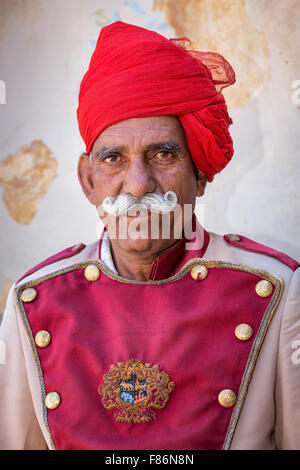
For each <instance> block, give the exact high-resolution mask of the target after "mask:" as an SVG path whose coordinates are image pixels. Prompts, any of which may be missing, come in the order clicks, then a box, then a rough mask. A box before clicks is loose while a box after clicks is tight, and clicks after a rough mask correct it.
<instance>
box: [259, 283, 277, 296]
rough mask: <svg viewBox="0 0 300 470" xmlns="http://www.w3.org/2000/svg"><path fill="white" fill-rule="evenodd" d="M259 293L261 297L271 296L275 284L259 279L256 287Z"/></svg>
mask: <svg viewBox="0 0 300 470" xmlns="http://www.w3.org/2000/svg"><path fill="white" fill-rule="evenodd" d="M255 290H256V293H257V295H259V297H270V295H271V294H272V292H273V285H272V283H271V282H270V281H265V280H262V281H259V282H258V283H257V284H256V287H255Z"/></svg>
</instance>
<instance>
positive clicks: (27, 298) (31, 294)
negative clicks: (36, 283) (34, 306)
mask: <svg viewBox="0 0 300 470" xmlns="http://www.w3.org/2000/svg"><path fill="white" fill-rule="evenodd" d="M36 296H37V291H36V290H35V289H33V288H32V287H29V288H28V289H24V290H23V292H22V294H21V299H22V300H23V302H32V301H33V300H34V299H35V298H36Z"/></svg>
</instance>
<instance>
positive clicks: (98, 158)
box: [78, 116, 205, 249]
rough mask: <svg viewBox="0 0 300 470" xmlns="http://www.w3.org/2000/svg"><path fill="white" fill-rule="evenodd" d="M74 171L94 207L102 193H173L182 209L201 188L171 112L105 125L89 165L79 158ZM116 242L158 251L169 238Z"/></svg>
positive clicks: (183, 139) (166, 244)
mask: <svg viewBox="0 0 300 470" xmlns="http://www.w3.org/2000/svg"><path fill="white" fill-rule="evenodd" d="M78 170H79V171H78V173H79V179H80V182H81V185H82V187H83V190H84V192H85V194H86V196H87V197H88V199H89V200H90V202H92V204H94V205H95V206H96V207H99V206H100V205H101V204H102V202H103V200H104V199H105V198H106V197H107V196H112V197H116V196H119V195H121V194H131V195H132V196H136V197H142V196H143V195H145V194H146V193H153V192H159V193H162V194H165V193H166V192H167V191H174V192H175V194H176V196H177V198H178V204H179V205H180V206H181V207H182V210H183V207H184V205H185V204H190V205H192V208H193V209H194V205H195V199H196V195H198V196H201V195H202V194H203V192H204V187H205V181H204V179H203V178H202V180H201V178H200V179H197V177H196V173H195V169H194V165H193V162H192V159H191V157H190V154H189V151H188V148H187V145H186V141H185V135H184V131H183V128H182V127H181V125H180V122H179V121H178V119H177V118H176V117H172V116H159V117H148V118H134V119H128V120H126V121H121V122H119V123H117V124H114V125H112V126H110V127H108V128H107V129H105V130H104V131H103V132H102V134H101V135H99V137H98V138H97V140H96V141H95V143H94V146H93V149H92V158H91V163H90V162H89V161H88V159H87V158H84V157H81V159H80V162H79V168H78ZM131 219H132V217H127V221H129V220H131ZM122 243H123V244H124V246H128V244H129V245H130V243H131V244H132V243H134V246H135V248H136V249H149V247H150V245H151V246H152V247H153V244H154V245H155V246H157V247H161V248H162V249H163V247H164V245H165V246H168V244H169V245H170V240H165V242H163V241H162V240H155V241H153V240H152V241H151V240H150V239H149V240H148V241H146V240H139V241H137V240H131V241H130V240H127V241H125V240H123V241H122ZM149 244H150V245H149Z"/></svg>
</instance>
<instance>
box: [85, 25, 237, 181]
mask: <svg viewBox="0 0 300 470" xmlns="http://www.w3.org/2000/svg"><path fill="white" fill-rule="evenodd" d="M189 47H191V46H190V41H189V40H188V39H186V38H180V39H167V38H165V37H163V36H161V35H160V34H158V33H156V32H154V31H149V30H146V29H144V28H141V27H138V26H133V25H130V24H127V23H123V22H121V21H118V22H116V23H113V24H111V25H109V26H105V27H104V28H102V30H101V32H100V35H99V39H98V41H97V45H96V48H95V51H94V53H93V55H92V58H91V61H90V64H89V68H88V71H87V72H86V74H85V75H84V77H83V79H82V82H81V86H80V92H79V100H78V109H77V118H78V124H79V130H80V133H81V136H82V138H83V140H84V142H85V145H86V152H87V153H90V152H91V149H92V147H93V144H94V142H95V140H96V139H97V137H98V136H99V135H100V134H101V132H103V131H104V130H105V129H106V128H107V127H109V126H111V125H112V124H116V123H117V122H120V121H123V120H126V119H130V118H138V117H150V116H163V115H164V116H168V115H169V116H177V117H178V119H179V120H180V122H181V125H182V126H183V128H184V131H185V136H186V141H187V145H188V148H189V151H190V154H191V157H192V159H193V161H194V163H195V165H196V167H197V168H199V169H200V170H201V171H202V172H203V173H204V174H205V175H206V176H207V178H208V180H209V181H212V180H213V177H214V175H215V174H216V173H218V172H220V171H221V170H222V169H223V168H224V167H225V166H226V165H227V163H228V162H229V161H230V159H231V158H232V155H233V143H232V139H231V136H230V134H229V130H228V127H229V125H230V124H231V123H232V120H231V118H230V117H229V115H228V111H227V106H226V102H225V99H224V97H223V95H222V93H221V90H222V88H224V87H225V86H228V85H231V84H233V83H234V82H235V74H234V71H233V69H232V67H231V66H230V64H229V63H228V62H227V61H226V60H225V59H224V58H223V57H222V56H221V55H220V54H217V53H213V52H197V51H194V50H192V49H189Z"/></svg>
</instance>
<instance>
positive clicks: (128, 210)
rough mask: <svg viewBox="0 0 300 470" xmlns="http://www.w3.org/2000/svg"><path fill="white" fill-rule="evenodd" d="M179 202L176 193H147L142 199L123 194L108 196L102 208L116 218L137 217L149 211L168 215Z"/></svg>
mask: <svg viewBox="0 0 300 470" xmlns="http://www.w3.org/2000/svg"><path fill="white" fill-rule="evenodd" d="M177 200H178V199H177V196H176V194H175V193H174V191H167V192H166V193H165V194H161V193H158V192H153V193H146V194H144V196H142V197H136V196H132V194H126V193H123V194H120V195H118V196H116V197H112V196H107V197H106V198H105V199H104V200H103V202H102V207H103V209H104V211H105V212H107V214H109V215H113V216H115V217H117V216H123V215H135V214H136V212H137V211H140V212H141V213H144V212H145V213H146V212H147V211H148V210H150V211H151V212H156V213H160V214H167V213H168V212H170V211H171V210H172V209H174V208H175V206H176V204H177Z"/></svg>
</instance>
